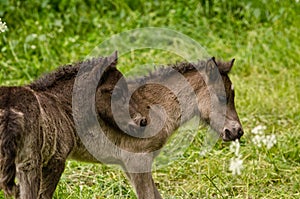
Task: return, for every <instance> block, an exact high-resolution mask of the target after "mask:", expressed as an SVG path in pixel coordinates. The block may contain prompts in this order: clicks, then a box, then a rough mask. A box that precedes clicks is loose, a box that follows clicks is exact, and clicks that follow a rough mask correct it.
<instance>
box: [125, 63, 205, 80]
mask: <svg viewBox="0 0 300 199" xmlns="http://www.w3.org/2000/svg"><path fill="white" fill-rule="evenodd" d="M205 63H206V61H199V62H198V63H191V62H176V63H175V64H169V65H167V66H163V65H161V66H158V67H157V66H155V70H154V71H150V72H149V73H148V74H147V75H145V76H142V77H138V78H130V79H129V80H128V83H134V82H139V83H142V82H144V83H145V82H147V81H148V80H150V79H153V78H156V77H160V78H165V77H168V76H171V75H172V74H173V73H175V72H176V71H177V72H179V73H181V74H184V73H186V72H189V71H194V70H202V69H203V68H202V66H203V65H204V64H205Z"/></svg>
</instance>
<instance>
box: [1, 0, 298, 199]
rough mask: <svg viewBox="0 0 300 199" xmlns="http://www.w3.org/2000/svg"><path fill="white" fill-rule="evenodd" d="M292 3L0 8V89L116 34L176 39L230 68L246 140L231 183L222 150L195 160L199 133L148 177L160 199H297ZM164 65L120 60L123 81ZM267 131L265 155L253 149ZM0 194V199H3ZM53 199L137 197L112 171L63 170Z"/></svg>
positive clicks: (10, 4) (210, 0)
mask: <svg viewBox="0 0 300 199" xmlns="http://www.w3.org/2000/svg"><path fill="white" fill-rule="evenodd" d="M299 11H300V2H299V1H298V0H287V1H279V0H263V1H261V2H257V1H254V0H253V1H245V0H240V1H237V0H233V1H225V0H202V1H196V0H191V1H188V3H186V2H185V1H176V2H173V1H153V2H149V1H145V0H137V1H133V0H116V1H94V0H87V1H79V0H70V1H67V0H62V1H57V0H55V1H48V0H29V1H8V0H1V1H0V18H1V19H2V21H3V22H6V25H7V27H8V29H7V30H6V31H5V32H3V33H1V32H0V85H2V86H4V85H6V86H7V85H10V86H11V85H24V84H26V83H29V82H31V81H33V80H34V79H36V78H38V77H39V76H41V75H42V74H43V73H46V72H49V71H52V70H54V69H55V68H57V67H58V66H60V65H64V64H68V63H72V62H76V61H80V60H83V59H85V57H86V56H87V55H89V53H90V52H91V51H92V50H93V49H94V48H95V47H96V46H98V45H99V44H101V42H103V41H104V40H106V39H108V38H110V37H111V36H113V35H114V34H118V33H121V32H124V31H128V30H131V29H136V28H143V27H163V28H168V29H171V30H175V31H178V32H181V33H183V34H185V35H187V36H188V37H190V38H192V39H194V40H195V41H197V42H198V43H200V44H201V45H202V46H203V47H204V48H205V49H206V51H207V52H208V54H209V55H212V56H215V57H216V58H219V59H224V60H230V59H232V58H235V59H236V62H235V66H234V67H233V70H232V71H231V74H230V77H231V80H232V81H233V83H234V86H235V91H236V100H235V104H236V108H237V112H238V113H239V117H240V119H241V122H242V124H243V128H244V131H245V134H244V136H243V137H242V139H241V147H240V154H241V155H242V160H243V170H242V171H241V174H240V175H232V173H231V171H230V170H229V164H230V160H231V158H232V157H234V155H233V153H232V152H231V151H230V147H229V145H230V143H224V142H222V141H220V142H218V143H217V144H216V145H215V146H214V148H213V149H212V150H211V151H210V152H209V153H208V154H206V156H200V155H199V148H201V144H202V143H203V132H205V131H204V130H199V132H198V134H197V136H196V137H195V139H194V140H193V142H192V143H191V144H190V146H189V148H188V149H187V150H186V151H184V153H183V154H182V156H181V157H180V158H179V159H178V160H176V161H175V162H174V163H172V164H170V165H169V166H167V167H163V168H161V169H159V170H157V171H155V172H154V177H155V181H156V183H157V186H158V188H159V190H160V192H161V194H162V196H163V197H164V198H243V199H244V198H249V199H254V198H268V199H272V198H300V123H299V121H300V62H299V56H300V31H299V27H300V15H299ZM154 59H155V62H156V63H166V62H167V61H168V60H166V58H165V56H164V53H163V52H161V51H157V50H154V51H151V49H150V50H140V51H137V52H134V56H133V55H132V53H131V54H130V53H129V54H128V55H124V56H122V57H121V58H120V63H119V65H118V67H119V69H120V70H121V71H122V72H124V73H126V72H127V71H129V70H130V69H131V68H133V67H134V66H135V65H139V64H143V63H150V62H151V63H152V62H153V60H154ZM259 125H261V126H265V127H266V129H265V130H264V132H265V134H266V135H275V136H276V140H277V142H276V144H275V145H274V146H273V147H271V148H270V149H269V148H267V147H266V146H264V145H262V146H261V147H259V146H258V145H257V144H256V143H255V142H253V138H254V136H255V135H254V134H253V133H252V132H251V131H252V130H253V129H254V128H255V127H256V126H259ZM3 197H4V196H3V193H2V192H0V198H3ZM54 198H56V199H61V198H66V199H67V198H68V199H75V198H83V199H89V198H95V199H96V198H97V199H100V198H135V195H134V191H133V190H132V188H131V186H130V185H129V183H128V181H127V179H126V178H125V176H124V174H123V173H122V172H121V171H120V170H119V169H116V168H114V167H111V166H107V165H100V164H87V163H81V162H75V161H68V162H67V164H66V169H65V172H64V174H63V176H62V178H61V180H60V183H59V185H58V187H57V190H56V192H55V196H54Z"/></svg>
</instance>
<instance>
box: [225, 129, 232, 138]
mask: <svg viewBox="0 0 300 199" xmlns="http://www.w3.org/2000/svg"><path fill="white" fill-rule="evenodd" d="M224 132H225V135H226V136H227V137H228V136H230V135H231V131H230V130H229V129H225V131H224Z"/></svg>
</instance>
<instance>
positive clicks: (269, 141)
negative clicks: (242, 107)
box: [251, 125, 276, 149]
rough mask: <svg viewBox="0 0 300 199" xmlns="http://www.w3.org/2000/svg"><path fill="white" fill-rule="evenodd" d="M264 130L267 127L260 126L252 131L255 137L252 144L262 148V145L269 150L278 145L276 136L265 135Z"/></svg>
mask: <svg viewBox="0 0 300 199" xmlns="http://www.w3.org/2000/svg"><path fill="white" fill-rule="evenodd" d="M264 130H266V126H262V125H258V126H257V127H255V128H253V129H252V131H251V132H252V133H253V134H255V136H254V137H253V138H252V142H253V143H254V144H255V145H256V146H257V147H261V146H262V145H264V146H266V147H267V149H270V148H272V147H273V146H274V145H275V144H276V137H275V135H273V134H272V135H264Z"/></svg>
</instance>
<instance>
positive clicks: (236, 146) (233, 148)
mask: <svg viewBox="0 0 300 199" xmlns="http://www.w3.org/2000/svg"><path fill="white" fill-rule="evenodd" d="M229 149H230V151H231V152H232V153H234V154H235V155H236V156H238V155H239V152H240V142H239V140H238V139H236V140H235V141H234V142H231V144H230V146H229Z"/></svg>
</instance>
